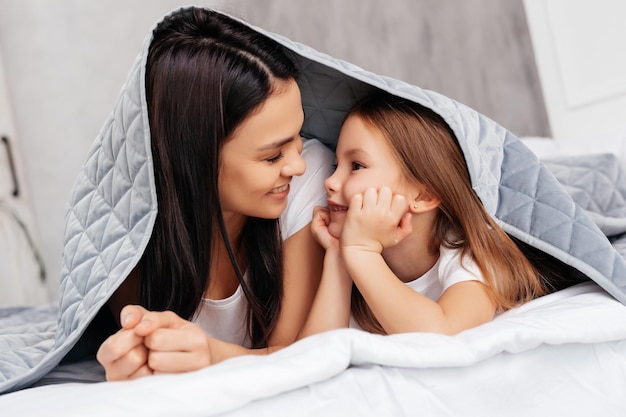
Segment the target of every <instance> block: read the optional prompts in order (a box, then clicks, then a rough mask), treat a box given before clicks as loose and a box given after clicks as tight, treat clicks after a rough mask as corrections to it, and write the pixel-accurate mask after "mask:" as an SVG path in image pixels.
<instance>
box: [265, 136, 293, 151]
mask: <svg viewBox="0 0 626 417" xmlns="http://www.w3.org/2000/svg"><path fill="white" fill-rule="evenodd" d="M289 142H293V138H287V139H281V140H277V141H276V142H272V143H270V144H268V145H265V146H261V147H260V148H258V149H257V151H259V152H264V151H269V150H271V149H277V148H280V147H281V146H283V145H285V144H287V143H289Z"/></svg>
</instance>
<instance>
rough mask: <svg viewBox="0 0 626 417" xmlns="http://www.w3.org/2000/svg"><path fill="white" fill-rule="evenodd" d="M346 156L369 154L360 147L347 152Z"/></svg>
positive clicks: (353, 156)
mask: <svg viewBox="0 0 626 417" xmlns="http://www.w3.org/2000/svg"><path fill="white" fill-rule="evenodd" d="M345 155H346V157H348V158H358V157H363V156H367V153H366V152H365V151H363V149H360V148H352V149H349V150H348V151H346V152H345Z"/></svg>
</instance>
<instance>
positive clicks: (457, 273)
mask: <svg viewBox="0 0 626 417" xmlns="http://www.w3.org/2000/svg"><path fill="white" fill-rule="evenodd" d="M463 281H480V282H484V279H483V274H482V272H481V271H480V268H478V265H476V263H475V262H474V260H473V259H472V257H471V256H465V257H463V258H461V249H449V248H445V247H443V246H442V247H441V248H440V249H439V259H437V262H436V263H435V265H433V267H432V268H430V269H429V270H428V272H426V273H425V274H424V275H422V276H421V277H419V278H416V279H414V280H413V281H410V282H407V283H406V285H407V286H408V287H410V288H412V289H413V290H415V291H417V292H419V293H420V294H422V295H425V296H426V297H428V298H430V299H431V300H433V301H437V300H439V297H441V294H443V293H444V291H445V290H447V289H448V288H450V287H451V286H452V285H454V284H456V283H459V282H463ZM350 327H352V328H355V329H360V328H361V326H359V325H358V324H357V323H356V321H355V320H354V319H352V318H351V319H350Z"/></svg>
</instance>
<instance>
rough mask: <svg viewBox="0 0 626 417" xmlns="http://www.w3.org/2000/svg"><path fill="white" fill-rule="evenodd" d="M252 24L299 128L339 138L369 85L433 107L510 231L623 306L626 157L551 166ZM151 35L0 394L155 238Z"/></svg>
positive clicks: (458, 111)
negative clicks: (276, 52) (53, 288)
mask: <svg viewBox="0 0 626 417" xmlns="http://www.w3.org/2000/svg"><path fill="white" fill-rule="evenodd" d="M178 12H180V11H175V12H174V13H178ZM165 19H167V17H165ZM255 29H256V30H258V31H259V32H261V33H263V34H265V35H266V36H269V37H271V38H274V39H276V40H277V41H278V42H279V43H280V44H282V45H283V46H284V48H286V49H287V50H288V51H290V53H291V55H292V56H293V58H294V59H295V61H296V62H297V64H298V65H299V67H300V68H301V70H302V75H301V77H300V79H299V80H298V82H299V85H300V88H301V91H302V101H303V106H304V109H305V114H306V121H305V124H304V127H303V130H302V134H303V136H305V137H315V138H319V139H320V140H321V141H322V142H323V143H325V144H327V145H328V146H329V147H331V148H332V147H334V145H335V141H336V138H337V134H338V131H339V127H340V123H341V120H342V118H343V116H344V114H345V112H346V110H347V109H348V108H349V107H350V106H351V105H352V104H353V103H354V102H355V101H356V100H357V99H359V98H360V97H362V96H363V95H365V94H367V93H368V92H370V91H371V90H373V89H383V90H386V91H388V92H391V93H393V94H396V95H398V96H402V97H404V98H407V99H410V100H414V101H415V102H418V103H420V104H422V105H424V106H426V107H429V108H431V109H433V110H434V111H436V112H437V113H439V114H440V115H441V116H442V117H443V118H444V119H445V120H446V122H447V123H448V124H449V125H450V127H451V128H452V130H453V131H454V132H455V134H456V136H457V137H458V139H459V142H460V144H461V147H462V150H463V152H464V155H465V158H466V161H467V165H468V167H469V172H470V176H471V179H472V182H473V186H474V189H475V191H476V193H477V194H478V195H479V197H480V198H481V200H482V201H483V203H484V205H485V207H486V208H487V210H488V211H489V213H491V214H492V215H493V216H494V218H495V219H496V220H497V221H498V222H499V224H500V225H501V226H502V227H503V228H504V230H505V231H506V232H508V233H509V234H511V235H512V236H514V237H516V238H517V239H519V240H521V241H523V242H525V243H527V244H529V245H531V246H533V247H535V248H538V249H540V250H542V251H544V252H546V253H548V254H550V255H552V256H554V257H556V258H557V259H559V260H561V261H562V262H564V263H566V264H568V265H570V266H572V267H574V268H575V269H577V270H578V271H580V272H582V273H584V274H585V275H586V276H587V277H589V278H590V279H591V280H593V281H595V282H596V283H598V284H599V285H600V286H601V287H602V288H604V289H605V290H606V291H607V292H608V293H610V294H611V295H613V296H614V297H615V298H617V299H618V300H620V301H621V302H622V303H626V259H625V257H626V248H625V247H626V244H625V241H626V237H625V236H626V203H625V200H626V188H625V187H626V181H625V180H624V179H625V176H624V175H625V174H624V164H623V163H622V164H621V165H620V163H619V161H617V160H616V159H614V158H613V159H612V157H610V156H606V155H604V156H598V157H594V158H585V157H581V158H579V159H562V160H555V161H550V162H549V165H548V164H544V163H542V162H540V161H539V160H538V159H537V158H536V157H535V156H534V154H533V153H532V152H531V151H530V150H529V149H528V148H527V147H526V146H525V145H524V144H523V143H522V142H520V141H519V140H518V139H517V138H516V137H515V136H514V135H513V134H512V133H511V132H509V131H508V130H507V129H505V128H504V127H502V126H499V125H498V124H497V123H495V122H493V121H492V120H490V119H488V118H487V117H485V116H483V115H481V114H479V113H477V112H476V111H474V110H472V109H471V108H468V107H467V106H464V105H463V104H460V103H458V102H456V101H454V100H452V99H450V98H448V97H445V96H443V95H441V94H438V93H435V92H432V91H428V90H424V89H422V88H419V87H417V86H413V85H409V84H407V83H405V82H402V81H400V80H396V79H392V78H388V77H383V76H378V75H376V74H373V73H371V72H368V71H365V70H363V69H361V68H358V67H356V66H354V65H352V64H350V63H347V62H344V61H341V60H338V59H334V58H332V57H330V56H327V55H325V54H322V53H320V52H317V51H315V50H313V49H311V48H309V47H307V46H305V45H302V44H298V43H295V42H292V41H290V40H289V39H285V38H284V37H281V36H279V35H276V34H273V33H270V32H267V31H265V30H263V29H260V28H255ZM150 37H151V34H149V35H148V37H147V39H146V42H145V44H144V47H143V49H142V50H141V52H140V53H139V56H138V58H137V60H136V62H135V64H134V66H133V68H132V70H131V71H130V74H129V76H128V80H127V82H126V83H125V84H124V86H123V88H122V91H121V93H120V96H119V100H118V102H117V104H116V105H115V107H114V109H113V112H112V113H111V116H110V117H109V119H108V120H107V121H106V122H105V124H104V127H103V129H102V131H101V133H100V134H99V135H98V137H97V138H96V140H95V143H94V145H93V147H92V149H91V151H90V153H89V156H88V158H87V161H86V162H85V164H84V166H83V168H82V170H81V172H80V173H79V175H78V179H77V181H76V184H75V186H74V189H73V194H72V197H71V201H70V204H69V206H70V209H69V211H68V213H67V217H66V229H65V244H64V251H63V270H62V277H61V287H60V299H59V303H58V305H55V306H46V307H41V308H27V309H11V310H0V393H4V392H10V391H14V390H17V389H20V388H23V387H27V386H30V385H32V384H34V383H35V382H37V381H38V380H40V379H41V378H42V377H44V376H45V375H46V374H48V373H49V372H50V371H51V370H52V369H53V368H55V367H56V366H58V365H59V363H60V362H61V360H62V359H63V358H64V357H66V355H67V354H68V352H70V350H71V349H72V348H73V347H74V346H75V345H76V344H77V342H78V341H79V339H80V338H81V337H82V336H83V335H84V334H85V332H86V330H87V327H88V325H89V323H91V322H92V321H93V320H94V318H95V317H96V315H97V313H98V311H99V310H100V309H101V308H102V307H103V305H104V304H105V302H106V301H107V299H108V298H109V297H110V295H111V294H112V293H113V291H114V290H115V289H116V288H117V287H118V286H119V285H120V284H121V283H122V282H123V281H124V279H125V278H126V277H127V275H128V274H129V272H130V271H131V270H132V268H133V267H134V266H135V265H136V264H137V262H138V260H139V258H140V257H141V255H142V253H143V250H144V248H145V246H146V244H147V241H148V239H149V237H150V234H151V231H152V227H153V224H154V220H155V216H156V196H155V187H154V180H153V170H152V161H151V155H150V146H149V142H150V135H149V126H148V118H147V112H146V97H145V87H144V75H145V71H144V69H145V63H146V54H147V50H148V46H149V44H150ZM609 160H610V161H609ZM553 172H554V174H553ZM555 174H556V177H555ZM557 178H558V180H557ZM559 180H560V181H561V182H559ZM607 235H608V236H609V237H607ZM620 252H621V253H620Z"/></svg>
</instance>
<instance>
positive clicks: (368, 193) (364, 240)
mask: <svg viewBox="0 0 626 417" xmlns="http://www.w3.org/2000/svg"><path fill="white" fill-rule="evenodd" d="M412 231H413V228H412V224H411V213H410V212H409V210H408V203H407V201H406V198H405V197H404V196H402V195H399V194H395V195H394V194H393V193H392V192H391V189H390V188H389V187H382V188H381V189H380V190H379V191H377V190H376V189H375V188H368V189H366V190H365V192H364V193H363V194H355V195H354V196H353V197H352V200H351V201H350V207H349V208H348V213H347V215H346V221H345V223H344V226H343V231H342V233H341V247H342V248H344V249H345V248H356V249H359V250H365V251H369V252H377V253H381V252H382V251H383V249H385V248H387V247H390V246H394V245H396V244H398V243H399V242H400V241H402V240H403V239H404V238H405V237H407V236H408V235H409V234H411V232H412Z"/></svg>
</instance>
